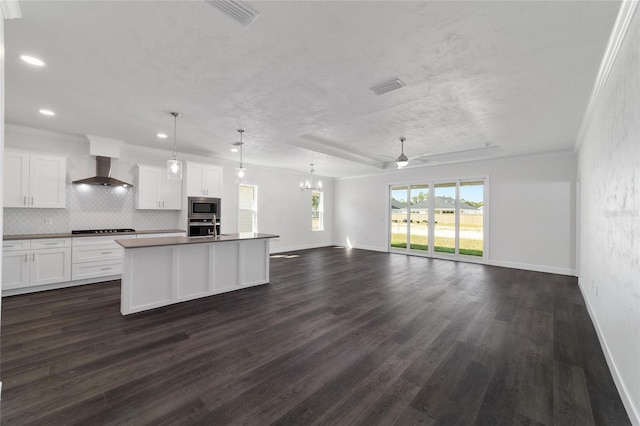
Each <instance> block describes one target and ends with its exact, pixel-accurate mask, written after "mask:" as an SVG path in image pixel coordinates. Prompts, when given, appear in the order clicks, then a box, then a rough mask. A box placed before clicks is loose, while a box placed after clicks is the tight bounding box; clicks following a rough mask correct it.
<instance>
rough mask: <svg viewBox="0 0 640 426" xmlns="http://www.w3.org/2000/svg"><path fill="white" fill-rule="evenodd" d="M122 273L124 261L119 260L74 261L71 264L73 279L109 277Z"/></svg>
mask: <svg viewBox="0 0 640 426" xmlns="http://www.w3.org/2000/svg"><path fill="white" fill-rule="evenodd" d="M120 274H122V261H119V260H111V261H100V262H85V263H74V264H73V265H71V279H72V280H83V279H85V278H96V277H109V276H111V275H120Z"/></svg>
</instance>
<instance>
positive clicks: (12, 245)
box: [4, 244, 15, 248]
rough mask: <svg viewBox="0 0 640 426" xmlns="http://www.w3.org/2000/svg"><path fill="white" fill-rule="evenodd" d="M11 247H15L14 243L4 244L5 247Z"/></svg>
mask: <svg viewBox="0 0 640 426" xmlns="http://www.w3.org/2000/svg"><path fill="white" fill-rule="evenodd" d="M9 247H15V246H14V245H13V244H11V245H9V244H7V245H6V246H4V248H9Z"/></svg>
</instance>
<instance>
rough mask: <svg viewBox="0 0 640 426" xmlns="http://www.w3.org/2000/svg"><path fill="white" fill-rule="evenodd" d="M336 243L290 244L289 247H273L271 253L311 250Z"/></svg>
mask: <svg viewBox="0 0 640 426" xmlns="http://www.w3.org/2000/svg"><path fill="white" fill-rule="evenodd" d="M334 245H335V244H332V243H320V244H301V245H299V246H289V247H273V246H272V247H271V252H270V254H274V253H284V252H287V251H296V250H309V249H314V248H321V247H332V246H334Z"/></svg>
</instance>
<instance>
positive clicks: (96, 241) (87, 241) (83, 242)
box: [73, 234, 136, 247]
mask: <svg viewBox="0 0 640 426" xmlns="http://www.w3.org/2000/svg"><path fill="white" fill-rule="evenodd" d="M135 237H136V235H135V234H127V235H105V236H100V237H74V238H73V247H81V246H98V245H109V244H115V245H117V246H118V247H120V245H119V244H118V243H116V242H115V240H126V239H129V238H135Z"/></svg>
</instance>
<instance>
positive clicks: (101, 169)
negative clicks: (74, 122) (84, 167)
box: [71, 135, 133, 188]
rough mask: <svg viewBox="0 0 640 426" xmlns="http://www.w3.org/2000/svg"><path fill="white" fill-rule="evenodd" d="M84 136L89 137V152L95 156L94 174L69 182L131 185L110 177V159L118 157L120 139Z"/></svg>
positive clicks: (126, 186)
mask: <svg viewBox="0 0 640 426" xmlns="http://www.w3.org/2000/svg"><path fill="white" fill-rule="evenodd" d="M86 136H87V139H89V154H90V155H95V156H96V175H95V176H94V177H90V178H86V179H80V180H74V181H73V182H71V183H74V184H85V185H101V186H122V187H125V188H128V187H133V185H131V184H130V183H127V182H123V181H121V180H118V179H115V178H112V177H111V159H112V158H119V157H120V145H122V141H119V140H116V139H109V138H105V137H102V136H95V135H86Z"/></svg>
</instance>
